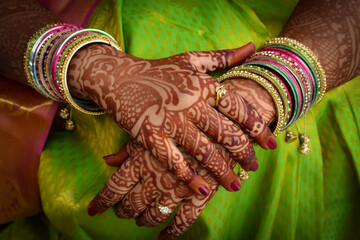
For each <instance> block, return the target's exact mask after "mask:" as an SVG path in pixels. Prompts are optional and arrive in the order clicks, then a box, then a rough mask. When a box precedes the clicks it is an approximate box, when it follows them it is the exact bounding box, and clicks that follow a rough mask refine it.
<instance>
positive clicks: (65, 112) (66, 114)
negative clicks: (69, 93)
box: [59, 108, 69, 119]
mask: <svg viewBox="0 0 360 240" xmlns="http://www.w3.org/2000/svg"><path fill="white" fill-rule="evenodd" d="M59 116H60V117H61V118H62V119H67V118H68V117H69V110H68V109H67V108H64V109H61V110H60V112H59Z"/></svg>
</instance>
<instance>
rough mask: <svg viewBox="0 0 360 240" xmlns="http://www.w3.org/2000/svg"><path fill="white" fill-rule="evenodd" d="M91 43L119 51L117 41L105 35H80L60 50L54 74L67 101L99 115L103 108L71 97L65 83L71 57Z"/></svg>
mask: <svg viewBox="0 0 360 240" xmlns="http://www.w3.org/2000/svg"><path fill="white" fill-rule="evenodd" d="M91 43H105V44H108V45H110V46H112V47H115V48H116V49H118V50H119V51H121V48H120V46H119V45H118V44H117V42H116V41H115V40H114V39H113V38H109V37H108V36H106V35H102V34H99V33H97V32H96V33H91V34H85V35H81V36H80V37H78V38H76V39H75V40H73V41H72V42H70V43H69V44H68V45H67V46H66V48H64V50H63V52H61V54H60V56H59V58H58V62H57V63H58V64H57V70H56V76H57V79H58V84H59V89H60V91H61V93H62V94H63V95H64V97H65V100H66V101H67V102H68V103H70V104H71V105H72V106H73V107H74V108H76V109H77V110H79V111H80V112H82V113H85V114H90V115H100V114H103V113H104V110H102V109H100V108H99V107H98V106H97V105H96V104H95V103H93V102H92V101H85V100H80V99H76V98H74V97H72V96H71V93H70V91H69V89H68V85H67V70H68V66H69V63H70V61H71V59H72V57H73V56H74V54H75V53H76V52H77V51H78V50H79V49H80V48H82V47H84V46H86V45H88V44H91Z"/></svg>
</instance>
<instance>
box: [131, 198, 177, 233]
mask: <svg viewBox="0 0 360 240" xmlns="http://www.w3.org/2000/svg"><path fill="white" fill-rule="evenodd" d="M176 200H177V201H176ZM176 200H174V199H172V198H165V197H163V196H159V197H158V198H156V199H154V201H153V202H151V204H149V206H148V207H147V208H146V209H145V211H144V212H143V213H142V214H141V215H139V216H138V217H137V218H136V224H137V225H138V226H147V227H155V226H158V225H160V224H161V223H163V222H164V221H165V220H166V219H168V218H169V216H170V215H171V213H172V211H174V210H175V208H176V206H177V205H178V203H179V202H180V201H181V199H178V198H177V199H176ZM167 210H170V211H167Z"/></svg>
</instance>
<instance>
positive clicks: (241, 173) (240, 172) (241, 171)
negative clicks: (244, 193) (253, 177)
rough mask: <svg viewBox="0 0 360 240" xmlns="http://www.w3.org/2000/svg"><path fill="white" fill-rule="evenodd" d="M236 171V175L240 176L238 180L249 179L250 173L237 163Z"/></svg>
mask: <svg viewBox="0 0 360 240" xmlns="http://www.w3.org/2000/svg"><path fill="white" fill-rule="evenodd" d="M238 167H239V168H238V172H237V175H238V177H239V178H240V180H241V181H242V182H243V181H246V180H248V179H249V177H250V175H249V173H248V172H247V171H245V170H244V169H243V168H242V167H241V166H240V164H239V166H238Z"/></svg>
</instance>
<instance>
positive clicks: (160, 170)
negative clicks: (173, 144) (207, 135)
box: [88, 140, 235, 239]
mask: <svg viewBox="0 0 360 240" xmlns="http://www.w3.org/2000/svg"><path fill="white" fill-rule="evenodd" d="M216 147H217V148H218V149H219V151H221V154H222V156H223V157H224V159H225V160H226V162H227V163H228V164H229V166H230V168H231V169H233V167H234V165H235V161H234V160H233V159H231V157H230V154H229V153H227V152H226V151H225V150H224V148H222V147H221V146H219V145H217V146H216ZM179 150H180V151H181V153H182V154H183V156H184V158H185V159H186V161H187V162H188V163H189V165H190V166H191V167H192V168H193V169H195V171H196V172H198V173H199V174H200V175H201V176H203V178H204V179H205V180H206V181H207V183H208V186H207V187H208V189H209V192H207V193H206V196H204V195H199V194H196V193H194V192H193V191H192V190H191V189H190V188H189V187H188V186H187V185H186V184H185V183H183V182H182V181H179V180H178V179H177V178H175V176H174V175H173V174H172V173H171V172H169V170H168V169H167V168H166V167H165V166H163V165H162V164H161V163H160V162H158V161H156V160H155V159H154V157H153V156H152V154H151V153H150V152H149V151H147V150H146V149H144V148H143V147H142V146H141V145H140V144H139V143H137V142H136V141H134V140H130V141H129V142H128V143H127V144H126V146H125V147H124V148H122V149H121V150H120V152H118V153H117V154H115V155H114V156H112V157H111V158H108V159H107V160H106V163H107V164H109V165H112V166H119V169H118V170H117V171H116V172H115V173H114V174H113V176H112V177H111V178H110V179H109V180H108V181H107V182H106V184H105V185H104V187H103V188H102V189H101V191H100V192H99V193H98V194H97V195H96V197H95V198H94V199H93V200H92V201H91V203H90V204H89V208H88V213H89V215H91V216H95V215H99V214H102V213H103V212H105V211H106V210H107V209H108V208H109V207H111V206H114V210H115V213H116V215H117V216H118V217H120V218H135V219H136V224H137V225H139V226H147V227H154V226H157V225H160V224H161V223H163V222H164V221H165V220H166V219H168V218H169V216H170V215H171V213H169V212H163V213H162V212H161V211H160V207H161V206H164V207H168V208H169V209H171V210H175V208H176V206H177V205H178V204H179V203H181V205H180V207H179V208H178V209H177V211H176V213H175V215H174V218H173V220H172V221H171V222H170V223H169V225H167V226H166V228H165V229H163V230H162V232H161V233H160V235H159V239H171V238H175V237H177V236H179V235H181V234H182V233H184V232H185V231H186V230H187V229H188V228H189V227H190V226H191V225H192V223H193V222H194V221H195V220H196V219H197V218H198V216H199V214H200V213H201V211H202V210H203V208H204V207H205V206H206V204H207V203H208V201H209V200H210V199H211V198H212V196H213V195H214V194H215V193H216V191H217V189H218V188H219V186H220V185H219V183H218V182H217V181H216V180H215V179H214V178H213V177H212V176H211V174H210V173H209V172H208V171H207V170H206V169H204V168H203V167H202V166H200V165H199V163H198V161H196V160H195V159H194V158H193V157H192V156H191V155H189V154H188V153H187V152H186V151H185V150H184V149H183V148H181V147H179Z"/></svg>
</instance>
